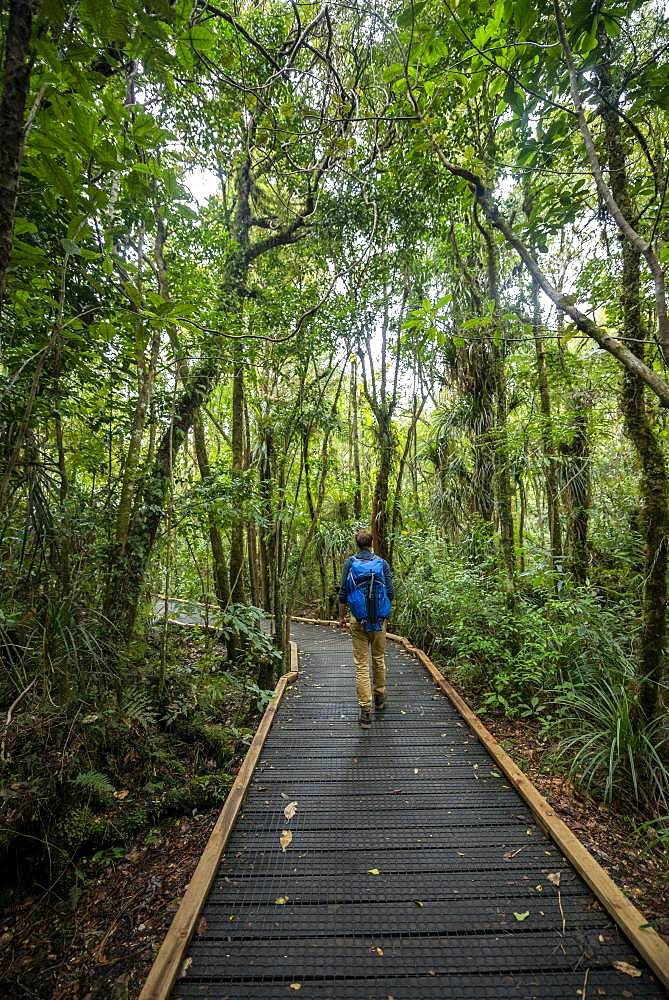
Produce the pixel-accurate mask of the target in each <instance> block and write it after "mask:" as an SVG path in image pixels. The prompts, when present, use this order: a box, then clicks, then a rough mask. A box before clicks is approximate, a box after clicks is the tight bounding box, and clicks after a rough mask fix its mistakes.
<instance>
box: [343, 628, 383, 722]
mask: <svg viewBox="0 0 669 1000" xmlns="http://www.w3.org/2000/svg"><path fill="white" fill-rule="evenodd" d="M349 629H350V630H351V641H352V642H353V660H354V662H355V690H356V694H357V695H358V703H359V705H360V708H367V709H371V707H372V688H371V684H370V682H369V648H370V646H371V649H372V673H373V675H374V694H375V695H383V694H385V691H386V663H385V660H384V654H385V651H386V626H385V622H384V625H383V628H382V629H381V631H380V632H365V630H364V628H363V627H362V625H361V624H360V622H357V621H355V619H352V620H351V621H350V622H349Z"/></svg>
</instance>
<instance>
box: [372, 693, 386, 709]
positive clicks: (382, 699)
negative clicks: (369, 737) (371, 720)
mask: <svg viewBox="0 0 669 1000" xmlns="http://www.w3.org/2000/svg"><path fill="white" fill-rule="evenodd" d="M387 704H388V703H387V701H386V696H385V694H375V695H374V705H375V707H376V711H377V712H382V711H383V709H384V708H385V707H386V705H387Z"/></svg>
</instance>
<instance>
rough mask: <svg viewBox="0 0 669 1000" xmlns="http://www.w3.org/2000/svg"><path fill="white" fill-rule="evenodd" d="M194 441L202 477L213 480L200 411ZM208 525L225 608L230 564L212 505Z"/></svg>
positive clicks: (217, 584) (218, 596) (220, 598)
mask: <svg viewBox="0 0 669 1000" xmlns="http://www.w3.org/2000/svg"><path fill="white" fill-rule="evenodd" d="M193 441H194V443H195V456H196V458H197V464H198V469H199V470H200V479H201V480H202V482H203V483H205V484H206V483H208V482H210V480H211V468H210V466H209V455H208V454H207V443H206V439H205V434H204V424H203V422H202V417H201V415H200V414H199V413H198V414H197V416H196V417H195V419H194V421H193ZM207 526H208V528H209V544H210V546H211V562H212V567H213V571H214V590H215V591H216V599H217V601H218V603H219V605H220V606H221V607H222V608H225V607H227V605H228V603H229V601H230V585H229V577H228V565H227V561H226V558H225V551H224V548H223V539H222V535H221V530H220V527H219V525H218V521H217V518H216V514H215V512H214V510H213V509H212V507H209V508H208V510H207Z"/></svg>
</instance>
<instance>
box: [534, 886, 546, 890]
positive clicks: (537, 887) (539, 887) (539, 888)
mask: <svg viewBox="0 0 669 1000" xmlns="http://www.w3.org/2000/svg"><path fill="white" fill-rule="evenodd" d="M534 888H535V889H536V890H537V892H543V891H544V887H543V885H535V887H534Z"/></svg>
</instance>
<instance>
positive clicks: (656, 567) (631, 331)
mask: <svg viewBox="0 0 669 1000" xmlns="http://www.w3.org/2000/svg"><path fill="white" fill-rule="evenodd" d="M600 45H601V46H602V48H603V49H604V51H607V50H609V49H610V46H609V45H608V42H607V39H606V37H605V35H604V34H603V32H602V33H600ZM597 75H598V76H599V80H600V85H601V89H602V93H603V95H604V97H605V99H606V100H605V104H604V106H603V107H602V109H601V114H602V118H603V120H604V130H605V136H606V144H607V148H608V154H609V174H610V180H611V190H612V193H613V197H614V199H615V201H616V202H617V204H618V206H619V208H620V211H621V212H622V214H623V216H624V217H625V219H627V220H630V219H631V218H632V217H633V205H632V200H631V197H630V192H629V185H628V178H627V164H626V155H625V149H624V145H623V139H622V136H621V129H620V117H619V115H618V114H617V113H616V109H617V107H618V99H619V98H618V94H617V93H616V92H615V89H614V87H613V82H612V77H611V69H610V63H609V62H608V61H604V62H603V63H602V64H601V65H600V66H598V67H597ZM621 242H622V256H623V273H622V284H621V307H622V314H623V324H624V331H625V338H624V339H625V341H626V343H627V345H628V346H629V348H630V350H631V351H633V352H634V354H635V355H636V357H637V358H639V360H640V361H643V360H644V354H645V340H646V338H647V331H646V328H645V325H644V323H643V320H642V314H641V290H640V261H641V255H640V251H639V248H638V247H637V246H636V245H634V244H633V243H632V241H631V240H629V239H628V238H627V237H626V236H624V235H623V236H621ZM622 412H623V417H624V421H625V431H626V433H627V436H628V437H629V439H630V441H631V442H632V444H633V445H634V448H635V450H636V453H637V455H638V458H639V462H640V466H641V483H640V486H641V498H642V502H643V516H642V527H643V532H644V542H645V567H644V585H643V612H642V626H641V637H640V649H639V659H640V664H639V666H640V685H641V687H640V705H641V708H642V710H643V712H644V714H645V716H646V718H648V719H651V718H653V717H654V716H655V715H656V713H657V711H658V707H659V704H660V698H659V693H660V684H661V683H662V681H663V673H664V643H665V638H666V630H667V622H666V619H667V532H668V530H669V506H668V504H667V468H666V462H665V457H664V452H663V450H662V446H661V444H660V441H659V439H658V436H657V434H656V432H655V429H654V427H653V419H652V412H651V411H650V410H649V407H648V405H647V403H646V399H645V392H644V387H643V385H642V383H640V382H639V381H638V379H636V378H635V377H634V376H633V375H632V374H631V373H630V372H629V371H625V373H624V375H623V386H622Z"/></svg>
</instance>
